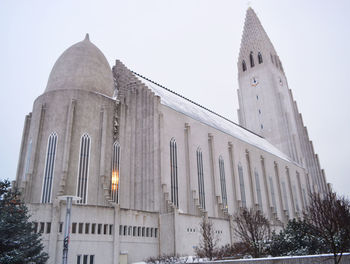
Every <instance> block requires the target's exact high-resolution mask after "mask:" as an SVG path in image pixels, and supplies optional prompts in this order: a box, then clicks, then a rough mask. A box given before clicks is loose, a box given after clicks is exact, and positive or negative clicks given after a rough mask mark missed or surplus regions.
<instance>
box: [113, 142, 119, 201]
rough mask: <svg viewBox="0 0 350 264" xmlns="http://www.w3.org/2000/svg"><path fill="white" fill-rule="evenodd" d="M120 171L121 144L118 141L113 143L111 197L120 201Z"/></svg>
mask: <svg viewBox="0 0 350 264" xmlns="http://www.w3.org/2000/svg"><path fill="white" fill-rule="evenodd" d="M119 172H120V145H119V143H118V142H117V141H116V142H114V144H113V156H112V177H111V197H112V201H113V202H115V203H119Z"/></svg>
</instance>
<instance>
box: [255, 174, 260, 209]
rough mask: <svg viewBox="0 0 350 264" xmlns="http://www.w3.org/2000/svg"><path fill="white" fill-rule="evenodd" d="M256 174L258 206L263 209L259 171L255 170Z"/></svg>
mask: <svg viewBox="0 0 350 264" xmlns="http://www.w3.org/2000/svg"><path fill="white" fill-rule="evenodd" d="M254 176H255V187H256V196H257V197H258V206H259V208H260V209H262V198H261V188H260V180H259V173H258V172H257V171H256V170H254Z"/></svg>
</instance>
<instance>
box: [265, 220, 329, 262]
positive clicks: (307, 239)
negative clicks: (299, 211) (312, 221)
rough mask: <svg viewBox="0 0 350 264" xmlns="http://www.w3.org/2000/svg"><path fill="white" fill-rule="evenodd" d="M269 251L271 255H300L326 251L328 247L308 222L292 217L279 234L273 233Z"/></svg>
mask: <svg viewBox="0 0 350 264" xmlns="http://www.w3.org/2000/svg"><path fill="white" fill-rule="evenodd" d="M269 251H270V254H271V255H272V256H300V255H314V254H321V253H326V252H328V248H327V247H326V245H325V243H324V241H323V240H322V239H320V238H319V236H318V235H317V234H312V232H311V230H310V227H309V225H308V224H306V223H305V222H304V221H297V220H296V219H293V220H290V221H289V222H288V224H287V226H286V227H285V228H284V229H283V230H281V231H280V232H279V234H276V233H273V235H272V238H271V241H270V249H269Z"/></svg>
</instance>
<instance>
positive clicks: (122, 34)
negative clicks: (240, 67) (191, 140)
mask: <svg viewBox="0 0 350 264" xmlns="http://www.w3.org/2000/svg"><path fill="white" fill-rule="evenodd" d="M249 3H250V5H251V6H252V8H253V9H254V10H255V12H256V13H257V15H258V17H259V19H260V20H261V22H262V25H263V26H264V28H265V30H266V32H267V34H268V35H269V37H270V39H271V41H272V43H273V44H274V46H275V49H276V51H277V53H278V54H279V56H280V59H281V61H282V63H283V66H284V69H285V72H286V75H287V78H288V83H289V86H290V88H291V89H292V91H293V94H294V99H295V100H296V101H297V103H298V107H299V111H300V112H301V113H302V114H303V118H304V123H305V124H306V126H307V127H308V131H309V136H310V138H311V140H312V141H313V143H314V148H315V151H316V152H317V153H318V154H319V157H320V162H321V167H322V168H324V169H325V171H326V176H327V180H328V182H331V183H332V184H333V186H334V189H335V190H336V191H337V192H338V193H340V194H344V195H347V196H350V191H349V190H350V174H349V168H348V165H349V164H350V139H349V138H350V104H349V98H350V87H349V83H348V82H349V80H347V78H349V77H350V70H349V69H350V67H349V65H348V63H349V62H350V50H349V47H350V18H349V17H350V1H348V0H342V1H341V0H329V1H327V0H308V1H305V0H288V1H287V0H284V1H280V0H253V1H249ZM247 7H248V1H246V0H215V1H214V0H210V1H209V0H176V1H175V0H172V1H170V0H127V1H122V0H114V1H104V0H98V1H97V0H95V1H88V0H80V1H78V0H76V1H72V0H60V1H47V0H40V1H39V0H31V1H28V0H23V1H20V0H0V36H1V41H0V51H1V52H0V54H1V56H0V80H1V99H2V100H1V101H2V102H1V104H0V113H1V114H2V116H3V118H2V119H3V120H2V123H1V130H0V131H1V132H0V133H1V134H0V135H1V137H0V149H1V151H0V178H1V179H3V178H10V179H15V175H16V169H17V161H18V155H19V148H20V143H21V137H22V130H23V124H24V117H25V115H26V114H28V113H29V112H31V110H32V105H33V101H34V100H35V98H37V97H38V96H39V95H40V94H42V93H43V91H44V90H45V87H46V83H47V79H48V76H49V74H50V71H51V69H52V66H53V64H54V63H55V61H56V59H57V58H58V57H59V56H60V54H61V53H62V52H63V51H64V50H65V49H66V48H68V47H69V46H71V45H72V44H74V43H76V42H78V41H80V40H82V39H83V38H84V35H85V33H87V32H88V33H90V39H91V41H92V42H93V43H95V44H96V45H97V46H98V47H99V48H100V49H101V51H102V52H103V53H104V54H105V56H106V57H107V59H108V61H109V62H110V64H111V66H112V65H113V64H114V61H115V59H117V58H118V59H120V60H121V61H123V62H124V64H125V65H126V66H127V67H128V68H130V69H132V70H134V71H136V72H138V73H140V74H142V75H144V76H147V77H148V78H150V79H153V80H155V81H157V82H158V83H161V84H163V85H164V86H166V87H168V88H169V89H172V90H175V91H176V92H178V93H180V94H182V95H184V96H186V97H188V98H190V99H192V100H194V101H196V102H198V103H200V104H202V105H205V106H206V107H208V108H210V109H212V110H214V111H215V112H217V113H219V114H222V115H224V116H226V117H228V118H230V119H232V120H233V121H236V122H237V109H238V102H237V89H238V82H237V57H238V53H239V47H240V39H241V35H242V31H243V23H244V17H245V13H246V9H247Z"/></svg>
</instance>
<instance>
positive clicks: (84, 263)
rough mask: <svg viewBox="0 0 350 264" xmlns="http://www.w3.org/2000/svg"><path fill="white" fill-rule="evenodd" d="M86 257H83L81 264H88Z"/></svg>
mask: <svg viewBox="0 0 350 264" xmlns="http://www.w3.org/2000/svg"><path fill="white" fill-rule="evenodd" d="M88 257H89V255H84V257H83V264H88Z"/></svg>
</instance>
